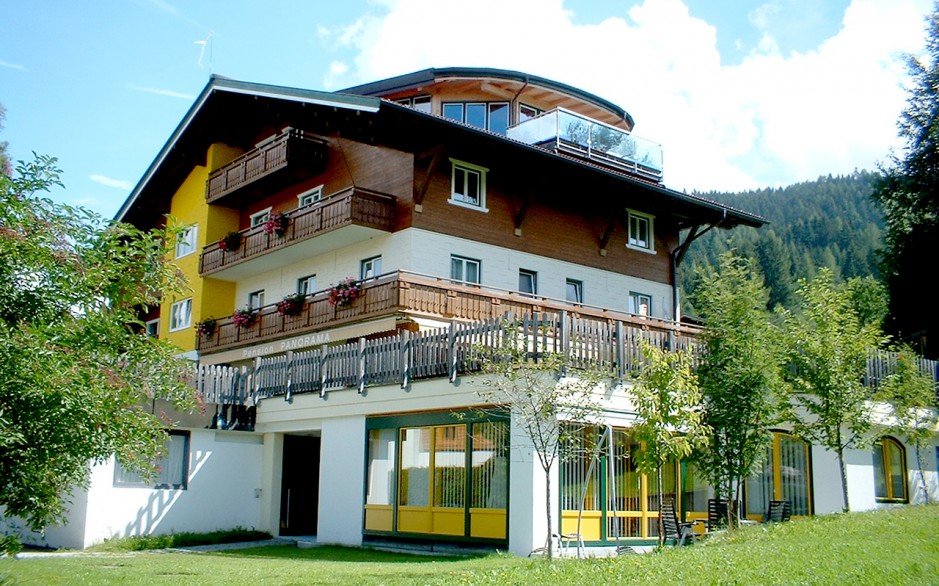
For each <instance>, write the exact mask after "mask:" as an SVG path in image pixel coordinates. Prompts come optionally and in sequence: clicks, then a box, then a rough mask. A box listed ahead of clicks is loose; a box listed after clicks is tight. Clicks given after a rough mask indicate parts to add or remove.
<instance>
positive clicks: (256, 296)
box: [248, 289, 264, 309]
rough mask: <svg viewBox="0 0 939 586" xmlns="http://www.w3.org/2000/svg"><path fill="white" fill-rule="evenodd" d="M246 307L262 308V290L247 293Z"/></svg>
mask: <svg viewBox="0 0 939 586" xmlns="http://www.w3.org/2000/svg"><path fill="white" fill-rule="evenodd" d="M248 307H250V308H251V309H261V308H262V307H264V289H261V290H260V291H252V292H251V293H248Z"/></svg>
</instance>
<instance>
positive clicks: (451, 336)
mask: <svg viewBox="0 0 939 586" xmlns="http://www.w3.org/2000/svg"><path fill="white" fill-rule="evenodd" d="M447 370H448V373H449V375H450V382H451V383H455V382H456V375H457V368H456V322H455V321H453V320H450V327H449V328H447Z"/></svg>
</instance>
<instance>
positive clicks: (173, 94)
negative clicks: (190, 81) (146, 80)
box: [127, 84, 196, 100]
mask: <svg viewBox="0 0 939 586" xmlns="http://www.w3.org/2000/svg"><path fill="white" fill-rule="evenodd" d="M127 87H128V89H131V90H133V91H135V92H144V93H146V94H155V95H157V96H166V97H169V98H179V99H181V100H194V99H195V98H196V97H195V96H194V95H192V94H187V93H185V92H177V91H175V90H169V89H165V88H158V87H148V86H139V85H132V84H131V85H128V86H127Z"/></svg>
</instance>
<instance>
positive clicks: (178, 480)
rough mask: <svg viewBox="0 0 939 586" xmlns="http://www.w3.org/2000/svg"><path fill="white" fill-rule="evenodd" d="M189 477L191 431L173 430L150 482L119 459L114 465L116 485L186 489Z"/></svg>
mask: <svg viewBox="0 0 939 586" xmlns="http://www.w3.org/2000/svg"><path fill="white" fill-rule="evenodd" d="M188 478H189V432H186V431H171V432H170V435H169V443H168V444H167V446H166V454H165V455H164V456H163V458H161V459H160V461H159V462H156V476H155V477H154V478H153V481H152V482H151V483H148V482H147V481H146V480H145V479H144V478H143V476H141V475H140V474H138V473H137V472H134V471H132V470H129V469H127V468H125V467H124V466H123V465H122V464H121V462H120V461H119V460H117V461H116V462H115V465H114V486H116V487H136V488H160V489H174V490H186V487H187V484H188V483H187V480H188Z"/></svg>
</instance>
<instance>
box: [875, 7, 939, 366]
mask: <svg viewBox="0 0 939 586" xmlns="http://www.w3.org/2000/svg"><path fill="white" fill-rule="evenodd" d="M926 22H927V31H926V54H925V55H924V57H923V59H922V60H920V59H918V58H916V57H914V56H908V69H909V72H910V76H911V78H912V82H913V85H912V87H911V88H910V89H909V95H908V97H907V105H906V109H905V110H904V111H903V113H902V114H901V115H900V120H899V121H898V123H897V125H898V127H899V134H900V136H901V137H902V138H903V139H904V140H905V141H906V146H905V148H904V149H903V150H902V151H901V153H900V154H894V155H893V156H892V157H891V160H890V163H889V165H888V166H886V168H884V169H882V171H883V177H882V178H881V179H880V180H879V181H878V182H877V183H876V186H875V188H874V193H873V196H872V197H873V199H874V200H875V201H876V202H877V203H879V204H880V206H881V208H882V209H883V212H884V217H885V223H886V231H885V234H884V241H885V245H886V246H885V250H884V254H883V263H882V264H883V273H884V276H885V278H886V281H887V288H888V290H889V292H890V313H889V315H888V318H887V331H888V333H890V334H892V335H893V336H894V337H896V338H898V339H900V340H903V341H906V342H909V343H911V344H913V345H914V346H915V347H916V348H917V349H919V350H920V351H921V352H923V353H924V354H925V355H926V356H929V357H930V358H936V357H937V356H939V345H937V344H936V336H939V314H937V313H936V312H935V311H924V310H923V307H925V306H927V305H929V303H930V301H931V299H932V295H931V294H932V291H933V282H932V279H931V277H930V273H931V272H930V271H929V270H927V269H926V268H925V267H930V266H932V265H933V263H934V260H935V259H934V254H935V251H936V250H939V3H937V4H934V6H933V12H932V13H931V14H930V15H929V16H928V17H927V20H926Z"/></svg>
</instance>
